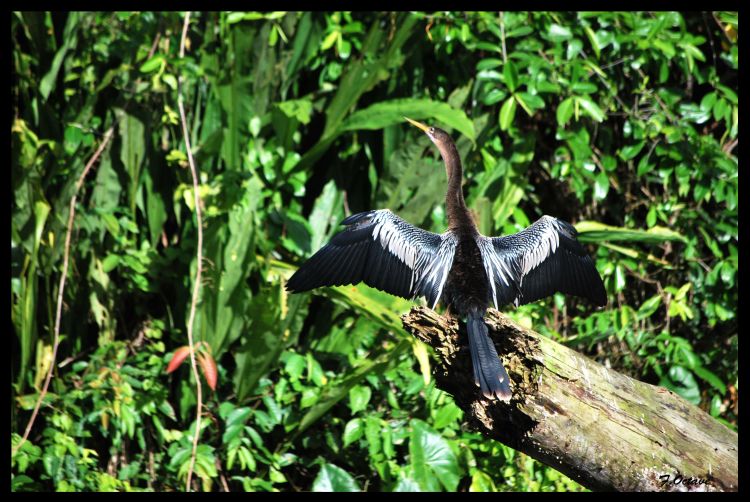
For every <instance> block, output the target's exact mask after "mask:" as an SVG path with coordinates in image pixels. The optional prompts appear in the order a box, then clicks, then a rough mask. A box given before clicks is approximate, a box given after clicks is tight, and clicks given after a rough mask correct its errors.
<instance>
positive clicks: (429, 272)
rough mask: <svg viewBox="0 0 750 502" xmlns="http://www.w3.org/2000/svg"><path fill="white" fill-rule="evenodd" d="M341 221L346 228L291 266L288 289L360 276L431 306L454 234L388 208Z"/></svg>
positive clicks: (337, 282)
mask: <svg viewBox="0 0 750 502" xmlns="http://www.w3.org/2000/svg"><path fill="white" fill-rule="evenodd" d="M342 224H343V225H347V228H346V229H345V230H343V231H341V232H339V233H338V234H336V235H335V236H334V237H333V238H332V239H331V242H330V243H328V244H326V245H325V246H323V247H322V248H321V249H320V250H319V251H318V252H317V253H315V254H314V255H313V256H312V257H311V258H310V259H309V260H307V261H306V262H305V263H304V264H303V265H302V266H301V267H300V268H299V270H297V272H295V274H294V275H293V276H292V277H291V278H290V279H289V282H288V283H287V285H286V288H287V290H289V291H291V292H293V293H297V292H300V291H308V290H310V289H313V288H318V287H321V286H340V285H344V284H356V283H358V282H364V283H365V284H367V285H368V286H372V287H374V288H377V289H380V290H381V291H385V292H387V293H390V294H392V295H396V296H400V297H402V298H406V299H411V298H415V297H418V296H424V297H425V298H426V299H427V303H428V304H429V305H430V306H431V307H433V308H434V306H435V305H436V304H437V302H438V300H439V299H440V295H441V294H442V292H443V285H444V284H445V280H446V278H447V277H448V271H449V270H450V268H451V266H452V264H453V255H454V253H455V249H456V242H455V238H454V237H453V236H452V234H450V233H445V234H442V235H440V234H434V233H432V232H428V231H426V230H422V229H421V228H417V227H415V226H414V225H411V224H410V223H407V222H405V221H404V220H402V219H401V218H399V217H398V216H396V215H395V214H393V213H392V212H390V211H389V210H387V209H380V210H377V211H366V212H364V213H358V214H354V215H352V216H349V217H348V218H346V219H345V220H344V221H343V222H342Z"/></svg>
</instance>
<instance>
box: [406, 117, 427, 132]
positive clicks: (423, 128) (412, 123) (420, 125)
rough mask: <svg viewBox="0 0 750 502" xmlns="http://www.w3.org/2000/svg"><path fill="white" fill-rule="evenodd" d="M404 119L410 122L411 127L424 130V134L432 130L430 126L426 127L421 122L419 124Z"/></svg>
mask: <svg viewBox="0 0 750 502" xmlns="http://www.w3.org/2000/svg"><path fill="white" fill-rule="evenodd" d="M404 119H406V120H407V121H408V122H409V123H410V124H411V125H413V126H415V127H419V128H420V129H422V130H423V131H424V132H427V131H429V130H430V127H429V126H426V125H424V124H423V123H421V122H417V121H416V120H412V119H410V118H409V117H404Z"/></svg>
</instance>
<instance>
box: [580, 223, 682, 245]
mask: <svg viewBox="0 0 750 502" xmlns="http://www.w3.org/2000/svg"><path fill="white" fill-rule="evenodd" d="M575 227H576V230H577V231H578V239H579V240H580V241H581V242H601V241H637V242H647V243H651V244H659V243H662V242H664V241H685V240H686V239H685V236H683V235H682V234H680V233H679V232H676V231H674V230H670V229H668V228H664V227H660V226H655V227H652V228H649V229H648V230H639V229H635V228H623V227H613V226H610V225H605V224H604V223H599V222H597V221H580V222H578V223H577V224H576V225H575Z"/></svg>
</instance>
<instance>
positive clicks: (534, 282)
mask: <svg viewBox="0 0 750 502" xmlns="http://www.w3.org/2000/svg"><path fill="white" fill-rule="evenodd" d="M477 244H478V245H479V250H480V252H481V253H482V257H483V259H484V264H485V270H486V272H487V277H488V279H489V283H490V290H491V293H490V294H491V299H490V301H491V302H492V303H493V304H494V306H495V308H498V307H502V306H503V305H506V304H508V303H511V302H512V303H514V304H515V305H516V306H518V305H523V304H526V303H530V302H533V301H535V300H538V299H540V298H544V297H546V296H550V295H552V294H554V293H555V292H558V291H559V292H562V293H567V294H571V295H575V296H581V297H584V298H588V299H590V300H592V301H593V302H594V303H596V304H597V305H604V304H606V301H607V298H606V292H605V290H604V284H602V280H601V277H600V276H599V273H598V272H597V270H596V267H595V266H594V262H593V261H592V260H591V258H590V257H589V256H588V255H587V254H586V251H585V250H584V249H583V247H582V246H581V245H580V243H579V242H578V241H577V240H576V230H575V228H573V226H572V225H570V224H569V223H566V222H564V221H562V220H558V219H556V218H553V217H551V216H546V215H545V216H542V217H541V218H540V219H539V220H537V221H536V222H534V223H533V224H532V225H531V226H529V227H528V228H526V229H524V230H522V231H521V232H518V233H516V234H513V235H507V236H504V237H479V238H478V239H477Z"/></svg>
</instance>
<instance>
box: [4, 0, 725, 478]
mask: <svg viewBox="0 0 750 502" xmlns="http://www.w3.org/2000/svg"><path fill="white" fill-rule="evenodd" d="M737 23H738V16H737V14H736V13H724V12H719V13H713V14H711V13H689V14H680V13H675V12H656V13H643V12H625V13H617V12H597V13H587V12H580V13H547V12H533V13H525V12H504V13H499V14H498V13H485V12H472V13H451V12H446V13H433V14H424V13H364V12H357V13H347V12H337V13H311V12H305V13H292V12H289V13H287V12H264V13H241V12H232V13H205V14H201V13H198V14H194V16H193V18H192V21H191V25H190V29H189V32H188V33H189V41H190V44H189V47H188V51H187V55H186V57H185V58H183V59H180V58H179V57H178V55H177V51H178V49H177V48H178V47H179V35H180V31H181V26H182V16H181V15H179V14H177V13H159V14H157V13H150V12H144V13H129V12H117V13H69V14H67V13H41V12H15V13H13V15H12V23H11V36H12V40H13V51H12V61H13V69H14V73H13V82H12V93H11V95H12V106H13V120H12V125H11V147H12V152H11V153H12V157H11V174H12V176H11V190H12V202H11V207H12V226H11V297H12V305H11V319H12V326H13V331H14V334H13V336H12V347H11V350H12V354H13V355H12V358H11V372H12V378H13V382H14V384H13V387H12V393H13V405H12V407H11V419H12V425H11V431H12V432H11V441H12V444H13V445H14V446H15V445H17V444H18V442H19V440H20V432H22V431H23V429H24V428H25V424H26V422H27V420H28V417H29V413H30V410H31V409H32V408H33V405H34V400H35V399H36V397H37V395H38V392H39V390H38V389H39V388H40V387H41V382H42V381H43V379H44V376H45V375H46V372H47V370H48V369H49V367H50V364H51V353H52V350H51V333H52V330H53V324H54V310H55V307H56V298H57V288H58V282H59V277H60V274H61V271H62V270H61V267H62V256H63V246H64V237H65V225H66V222H67V218H68V206H69V202H70V199H71V197H72V195H73V193H74V190H75V181H76V179H77V178H78V176H79V175H80V173H81V172H82V170H83V168H84V165H85V164H86V162H87V161H88V160H89V158H90V157H91V155H92V153H93V151H94V149H95V148H96V146H97V145H98V144H99V142H100V141H101V138H102V134H103V132H104V131H105V130H107V129H108V128H109V127H111V126H114V131H115V135H114V140H113V142H112V144H111V146H110V147H109V148H107V149H106V150H105V151H104V152H103V155H102V157H101V158H100V160H99V162H98V163H97V165H96V166H95V167H94V172H93V173H92V174H91V175H90V176H89V178H88V179H87V180H86V182H85V183H84V186H83V190H82V192H81V193H80V194H79V197H78V201H79V202H78V207H77V211H76V221H75V228H74V232H73V241H72V244H71V264H70V268H69V270H68V282H67V285H66V289H65V292H64V295H63V300H64V301H63V312H62V314H63V315H62V326H61V335H62V344H61V346H60V348H59V350H58V355H57V366H56V369H55V378H54V379H53V381H52V385H51V387H50V393H49V394H48V395H47V397H46V398H45V401H44V404H43V406H42V408H41V412H40V415H39V417H38V419H37V421H36V423H35V425H34V427H33V429H32V431H31V435H30V436H29V440H28V441H27V442H25V443H24V444H23V445H22V446H21V447H20V449H19V450H18V451H17V452H16V453H15V454H14V455H13V456H12V459H11V462H12V464H11V467H12V473H11V485H12V488H13V490H17V491H26V490H60V491H71V490H75V491H82V490H118V491H128V490H181V489H183V488H184V483H185V476H186V473H187V470H188V468H189V462H190V451H191V445H192V438H193V436H194V434H195V430H194V428H195V423H194V417H195V415H194V413H195V399H196V398H195V389H194V385H195V382H193V381H192V380H191V378H192V377H191V373H190V371H189V369H188V368H187V366H188V365H182V366H181V367H180V368H179V369H178V370H176V371H175V372H174V373H172V374H170V375H169V376H167V375H165V373H164V372H165V369H166V365H167V362H168V360H169V357H170V355H171V354H172V353H173V352H174V350H175V349H177V348H178V347H181V346H183V345H185V343H186V336H185V325H186V321H187V313H188V311H189V304H190V295H191V291H192V280H193V279H192V278H193V277H194V276H195V270H196V266H197V263H196V262H195V246H196V228H195V220H194V217H193V214H194V209H195V208H194V207H193V192H192V191H193V187H192V182H191V179H190V175H189V172H188V169H186V167H187V156H186V153H185V150H184V141H183V138H182V132H181V125H180V122H179V116H178V114H177V112H176V110H177V105H176V103H177V76H178V75H180V76H182V77H183V91H184V92H185V93H186V104H187V108H188V121H189V127H190V131H191V134H192V137H191V143H192V144H193V146H194V149H195V151H194V154H195V159H196V162H197V167H198V171H199V172H200V176H201V178H200V186H199V192H200V196H201V201H202V204H203V208H204V211H203V214H204V219H205V221H204V233H205V239H204V261H203V270H204V274H203V284H202V291H201V301H200V303H199V304H198V311H197V315H196V323H195V334H196V337H197V339H198V340H199V341H203V342H205V343H207V344H208V346H210V348H211V354H212V355H213V357H214V358H215V360H216V362H217V365H218V387H217V389H216V391H215V392H210V391H209V390H208V389H206V392H205V393H204V395H207V396H208V398H207V399H208V400H207V403H206V405H205V406H206V409H205V411H204V418H205V420H203V421H202V427H203V431H202V434H201V443H200V445H199V448H198V454H197V457H196V463H195V473H196V476H195V477H194V479H195V488H196V489H202V490H207V491H210V490H224V489H230V490H248V491H277V490H278V491H282V490H284V491H288V490H306V491H307V490H320V491H340V490H347V491H354V490H363V491H368V490H382V491H421V490H436V491H438V490H448V491H454V490H460V491H467V490H469V491H510V490H514V491H518V490H533V491H569V490H581V489H582V488H581V487H580V486H578V485H577V484H576V483H574V482H573V481H571V480H570V479H568V478H567V477H565V476H563V475H562V474H560V473H558V472H556V471H554V470H553V469H550V468H547V467H545V466H542V465H540V464H539V463H537V462H535V461H533V460H532V459H530V458H528V457H526V456H525V455H522V454H519V453H518V452H515V451H514V450H512V449H511V448H508V447H506V446H504V445H501V444H499V443H496V442H491V441H487V440H485V439H484V438H482V437H481V436H479V435H478V434H476V433H473V432H470V431H468V430H466V429H465V428H464V427H463V425H462V424H463V421H464V417H463V413H462V412H461V410H460V409H459V408H458V407H457V406H456V405H455V404H454V403H453V401H452V399H451V397H450V396H449V395H447V394H445V393H444V392H442V391H440V390H438V389H436V388H435V386H434V382H433V381H431V378H430V358H429V354H428V351H427V349H426V348H425V346H424V345H422V344H420V343H418V342H416V341H414V340H413V339H412V338H411V337H410V336H408V335H407V334H406V333H404V332H403V330H402V329H401V321H400V319H399V315H400V314H402V313H404V312H406V311H407V310H408V309H409V306H410V305H411V302H408V301H405V300H402V299H399V298H394V297H391V296H389V295H387V294H384V293H382V292H379V291H376V290H373V289H371V288H367V287H366V286H356V287H354V286H346V287H338V288H330V289H324V290H319V291H316V292H314V293H312V294H302V295H293V296H290V295H288V294H287V293H286V292H285V290H284V288H283V284H284V281H285V279H286V278H287V277H288V276H289V275H290V274H291V273H292V272H293V270H294V269H295V266H296V265H298V264H299V263H301V261H302V260H303V259H305V258H306V257H308V256H309V255H310V254H312V253H313V252H314V251H316V250H317V249H318V248H319V247H320V246H321V245H322V244H323V243H325V242H326V240H327V239H329V238H330V237H331V235H333V234H334V233H335V232H336V231H337V229H338V224H339V222H340V221H341V220H342V219H343V217H344V216H345V215H346V214H350V213H352V212H357V211H360V210H366V209H372V208H382V207H388V208H390V209H391V210H393V211H395V212H398V213H399V214H400V215H401V216H402V217H404V218H405V219H407V220H409V221H411V222H412V223H414V224H417V225H420V226H422V227H423V228H427V229H430V230H432V231H437V232H442V231H443V230H444V228H445V213H444V209H443V202H442V198H443V196H444V190H445V179H444V177H443V170H442V164H441V162H440V159H439V156H438V154H437V152H436V151H435V149H434V148H432V146H431V143H430V142H429V140H428V139H427V138H426V137H425V136H424V135H423V134H421V133H420V132H419V131H417V130H415V129H414V128H412V127H409V126H408V125H407V124H405V123H404V122H403V119H402V116H404V115H406V116H409V117H411V118H415V119H420V120H423V121H425V122H428V123H434V124H436V125H439V126H441V127H444V128H446V129H448V130H449V131H451V132H452V135H453V137H454V138H455V139H456V142H457V147H458V149H459V152H460V154H461V156H462V158H463V159H464V165H465V171H466V178H467V181H466V183H465V186H464V190H465V192H466V198H467V201H468V202H469V204H470V205H471V206H472V207H473V208H474V209H475V211H476V216H477V221H478V223H479V226H480V229H481V230H482V232H484V233H487V234H495V235H497V234H501V233H512V232H516V231H518V230H520V229H522V228H524V227H525V226H527V225H528V224H530V223H531V222H533V221H534V220H536V219H537V218H538V217H539V216H541V215H542V214H550V215H554V216H556V217H560V218H562V219H565V220H568V221H571V222H573V223H575V224H576V226H577V228H578V230H579V232H580V237H581V240H582V241H583V242H587V243H592V244H591V245H590V248H589V250H590V252H591V253H592V256H595V259H596V263H597V268H598V269H599V271H600V272H601V274H602V276H603V278H604V279H605V285H606V288H607V291H608V296H609V298H610V304H609V306H608V307H607V308H606V309H604V310H600V311H592V309H590V308H589V307H588V306H587V305H585V304H584V303H583V302H579V301H578V300H577V299H575V298H564V297H562V296H561V295H556V296H555V297H554V298H552V299H549V300H546V301H540V302H537V303H535V304H532V305H527V306H524V307H522V308H519V309H517V310H510V311H509V313H510V314H511V315H512V316H514V317H515V318H516V319H517V320H518V321H519V322H521V323H523V324H525V325H528V326H531V327H533V328H534V329H535V330H537V331H539V332H541V333H542V334H544V335H546V336H550V337H553V338H555V339H557V340H559V341H562V342H564V343H566V344H568V345H570V346H572V347H574V348H575V349H577V350H579V351H582V352H584V353H586V354H588V355H589V356H591V357H593V358H595V359H597V360H599V361H601V362H603V363H605V364H607V365H609V366H611V367H613V368H615V369H617V370H618V371H622V372H625V373H629V374H631V375H632V376H634V377H636V378H639V379H641V380H644V381H647V382H651V383H654V384H659V385H663V386H666V387H668V388H670V389H672V390H674V391H675V392H677V393H679V394H680V395H682V396H683V397H685V398H686V399H687V400H689V401H691V402H693V403H695V404H698V405H700V406H701V407H703V408H704V409H705V410H707V411H708V412H710V413H711V415H712V416H714V417H716V418H717V419H718V420H720V421H722V422H723V423H725V424H726V425H728V426H730V427H735V428H736V426H737V392H738V389H737V385H738V383H737V373H738V364H737V343H738V342H737V338H738V337H737V317H736V310H737V270H738V261H739V259H738V249H737V247H738V223H737V222H738V220H737V205H738V167H737V166H738V164H737V162H738V160H737V156H736V153H735V148H736V146H737V141H738V139H737V138H738V116H739V111H738V110H739V108H738V96H737V89H738V44H737V36H738V35H737V30H738V24H737Z"/></svg>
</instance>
